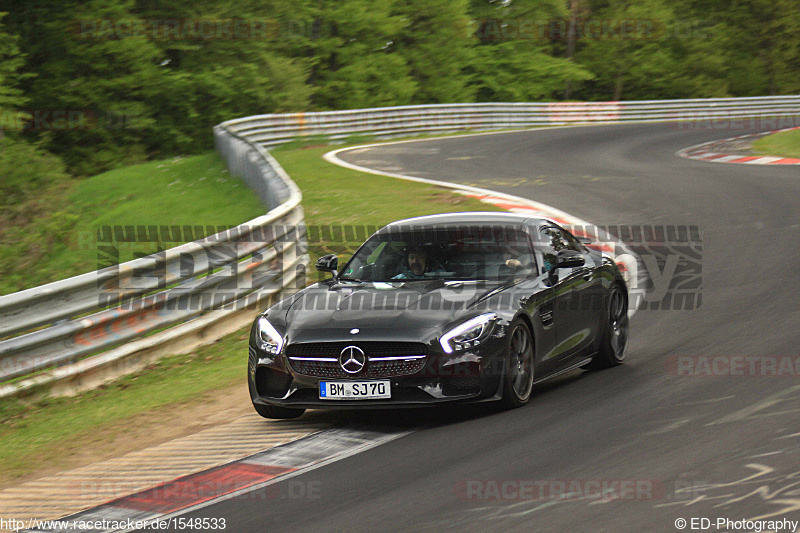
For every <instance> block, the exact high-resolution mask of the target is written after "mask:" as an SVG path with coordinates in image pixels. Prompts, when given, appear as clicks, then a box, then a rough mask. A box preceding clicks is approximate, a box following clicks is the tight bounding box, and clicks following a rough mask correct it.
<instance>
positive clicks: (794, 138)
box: [753, 129, 800, 158]
mask: <svg viewBox="0 0 800 533" xmlns="http://www.w3.org/2000/svg"><path fill="white" fill-rule="evenodd" d="M753 149H754V150H755V151H756V153H758V154H762V155H771V156H776V157H797V158H800V129H795V130H790V131H783V132H781V133H773V134H772V135H767V136H766V137H762V138H761V139H759V140H757V141H756V142H754V143H753Z"/></svg>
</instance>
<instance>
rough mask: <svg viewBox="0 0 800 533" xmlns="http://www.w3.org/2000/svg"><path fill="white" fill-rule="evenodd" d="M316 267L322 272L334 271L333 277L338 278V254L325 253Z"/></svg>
mask: <svg viewBox="0 0 800 533" xmlns="http://www.w3.org/2000/svg"><path fill="white" fill-rule="evenodd" d="M316 267H317V270H319V271H320V272H330V273H332V274H333V279H337V278H338V277H339V273H338V272H337V270H338V268H339V258H338V257H337V256H336V254H328V255H323V256H322V257H320V258H319V259H317V264H316Z"/></svg>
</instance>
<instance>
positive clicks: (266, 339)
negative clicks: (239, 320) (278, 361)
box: [256, 316, 283, 355]
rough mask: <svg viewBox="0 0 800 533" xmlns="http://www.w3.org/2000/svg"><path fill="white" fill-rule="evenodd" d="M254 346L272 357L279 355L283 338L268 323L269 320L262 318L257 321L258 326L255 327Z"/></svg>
mask: <svg viewBox="0 0 800 533" xmlns="http://www.w3.org/2000/svg"><path fill="white" fill-rule="evenodd" d="M256 345H257V346H258V347H259V348H260V349H262V350H264V351H265V352H267V353H270V354H273V355H275V354H279V353H281V348H283V337H281V334H280V333H278V330H276V329H275V327H274V326H273V325H272V324H270V323H269V320H267V319H266V318H265V317H263V316H262V317H261V318H259V319H258V324H257V326H256Z"/></svg>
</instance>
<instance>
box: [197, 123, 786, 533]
mask: <svg viewBox="0 0 800 533" xmlns="http://www.w3.org/2000/svg"><path fill="white" fill-rule="evenodd" d="M745 133H750V132H749V131H744V130H742V131H733V132H731V131H724V130H713V129H700V130H694V129H682V128H680V127H679V126H678V125H676V124H628V125H611V126H593V127H573V128H560V129H551V130H539V131H526V132H513V133H502V134H493V135H481V136H469V137H451V138H446V139H436V140H429V141H424V142H413V143H403V144H391V145H386V146H382V147H375V148H369V149H361V150H356V151H352V152H345V153H343V154H341V155H340V157H341V158H342V159H345V160H346V161H349V162H351V163H355V164H358V165H362V166H367V167H370V168H374V169H379V170H387V171H391V172H398V173H403V174H408V175H413V176H418V177H424V178H430V179H438V180H445V181H453V182H458V183H464V184H469V185H476V186H480V187H486V188H489V189H494V190H498V191H501V192H506V193H510V194H515V195H519V196H523V197H526V198H530V199H533V200H536V201H539V202H543V203H545V204H548V205H551V206H554V207H556V208H559V209H561V210H564V211H566V212H568V213H571V214H574V215H576V216H578V217H580V218H582V219H584V220H588V221H590V222H593V223H596V224H600V225H613V224H626V225H641V224H649V225H653V224H656V225H664V226H666V225H695V226H698V228H699V230H700V233H701V236H702V289H701V291H702V304H701V305H700V307H699V308H697V309H693V310H680V309H677V310H676V309H672V310H651V309H646V310H642V311H640V312H638V313H637V314H636V315H635V317H634V318H633V320H632V328H631V341H630V344H629V350H628V360H627V361H626V363H625V364H624V365H622V366H621V367H618V368H614V369H610V370H605V371H601V372H581V371H576V372H573V373H570V374H568V375H566V376H564V377H562V378H560V379H558V380H556V381H554V382H551V383H548V384H546V385H542V386H539V387H537V388H536V390H535V391H534V398H533V400H532V402H531V403H530V404H529V405H527V406H526V407H524V408H521V409H517V410H513V411H505V412H503V411H498V410H496V409H493V408H491V407H487V406H474V407H463V408H448V409H435V410H413V411H405V412H401V413H392V414H391V415H388V416H387V414H386V413H385V412H369V413H364V412H361V413H359V412H354V413H346V414H337V415H335V416H336V417H337V419H341V420H343V421H344V424H345V425H346V424H347V423H353V424H362V425H363V424H365V423H367V424H374V425H375V426H381V425H385V424H387V419H389V422H390V423H391V424H393V425H394V426H397V427H399V428H401V429H413V428H419V430H418V431H415V432H413V433H412V434H410V435H408V436H405V437H402V438H399V439H397V440H394V441H392V442H389V443H388V444H385V445H382V446H379V447H376V448H373V449H370V450H368V451H366V452H364V453H361V454H357V455H354V456H352V457H349V458H346V459H343V460H341V461H338V462H335V463H332V464H329V465H326V466H323V467H320V468H317V469H314V470H311V471H308V472H305V473H303V474H301V475H299V476H296V477H293V478H291V479H288V480H286V481H284V482H283V483H284V484H289V483H291V484H293V486H294V489H292V490H284V491H279V492H278V493H277V494H280V495H281V496H280V497H276V498H271V499H263V498H260V499H248V498H246V497H239V498H234V499H231V500H227V501H224V502H219V503H217V504H214V505H211V506H208V507H205V508H203V509H200V510H198V511H195V512H194V513H193V514H192V515H189V516H202V517H225V518H226V519H227V525H228V527H227V531H228V532H237V533H238V532H252V531H380V530H389V531H436V530H445V531H447V530H453V531H480V530H488V531H507V530H515V531H676V528H675V525H674V523H675V521H676V519H678V518H685V519H690V518H691V517H707V518H711V519H712V521H713V520H716V518H717V517H724V518H731V519H743V518H750V519H752V518H763V517H774V518H789V519H794V520H797V519H800V376H799V375H798V373H800V368H797V367H795V368H794V372H790V371H789V370H787V368H786V367H785V366H784V367H783V371H782V372H781V375H779V376H770V375H767V376H764V375H758V374H759V373H764V371H763V368H762V367H761V366H758V368H756V370H752V369H749V368H748V366H747V365H748V364H749V363H747V362H746V361H747V360H745V363H743V364H744V365H745V366H744V368H743V369H738V370H737V369H735V368H734V369H733V371H728V370H726V369H725V367H724V366H723V365H722V364H719V365H718V366H717V367H716V368H711V373H712V374H715V375H711V376H709V375H706V374H701V375H681V374H680V373H678V372H676V371H675V368H674V367H670V363H669V361H673V362H674V361H675V358H676V357H680V356H704V357H709V358H712V359H710V360H711V361H717V362H719V361H722V362H725V361H728V362H730V361H735V359H731V357H732V356H761V357H762V358H767V359H771V360H773V361H776V362H777V364H779V365H781V364H783V365H786V364H787V363H786V361H791V362H795V363H796V360H797V358H798V356H800V348H799V347H800V283H798V274H799V273H800V250H799V248H800V246H799V244H800V201H799V200H800V173H798V169H797V167H776V166H749V165H729V164H713V163H705V162H699V161H692V160H688V159H683V158H679V157H677V156H675V155H674V154H675V152H676V151H678V150H680V149H681V148H685V147H687V146H692V145H695V144H699V143H701V142H705V141H711V140H714V139H719V138H724V137H730V136H733V135H741V134H745ZM670 358H672V359H670ZM759 365H760V363H759ZM730 368H732V367H729V370H730ZM732 373H733V374H741V375H731V374H732ZM767 373H769V372H768V371H767ZM332 416H333V415H332ZM601 482H605V487H606V488H609V489H610V490H611V495H612V497H609V498H597V497H589V498H580V497H579V496H581V494H577V495H573V496H572V497H566V498H553V497H552V496H553V495H555V494H556V493H559V491H560V494H561V495H564V494H566V493H567V492H568V489H569V487H572V489H574V490H573V492H574V491H578V493H580V492H581V491H584V494H582V495H583V496H586V495H587V494H588V495H590V496H595V495H596V493H594V492H592V491H593V490H594V488H595V487H596V486H597V484H598V483H601ZM615 482H616V483H617V484H616V485H615V484H614V483H615ZM631 484H633V486H635V487H637V488H638V491H637V492H635V493H634V494H630V493H626V492H625V490H622V488H624V487H630V486H631ZM601 486H602V485H601ZM298 487H299V489H298ZM561 487H567V489H563V490H562V489H561ZM614 487H617V488H616V489H615V488H614ZM304 488H305V489H308V490H304ZM519 489H522V490H523V494H521V495H520V494H518V492H519ZM292 491H293V492H292ZM526 491H527V492H526ZM615 492H616V496H620V495H621V496H623V497H622V498H619V497H617V498H615V497H613V496H614V495H615ZM590 493H591V494H590ZM292 494H294V495H295V496H292ZM712 530H713V529H712Z"/></svg>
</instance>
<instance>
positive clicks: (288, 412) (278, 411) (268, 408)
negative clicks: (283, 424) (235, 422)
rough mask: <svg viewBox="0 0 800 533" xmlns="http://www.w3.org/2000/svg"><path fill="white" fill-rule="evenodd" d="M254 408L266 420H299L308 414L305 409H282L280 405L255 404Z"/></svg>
mask: <svg viewBox="0 0 800 533" xmlns="http://www.w3.org/2000/svg"><path fill="white" fill-rule="evenodd" d="M253 407H254V408H255V410H256V412H257V413H258V414H260V415H261V416H263V417H264V418H278V419H284V420H285V419H289V418H297V417H299V416H300V415H302V414H303V413H305V412H306V410H305V409H294V408H291V407H280V406H278V405H263V404H260V403H254V404H253Z"/></svg>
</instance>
